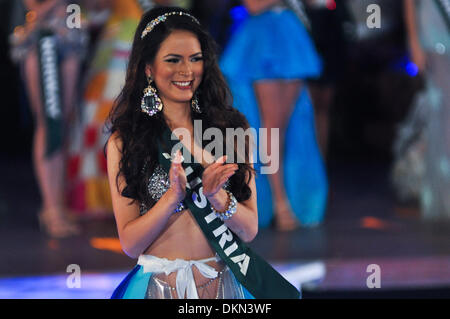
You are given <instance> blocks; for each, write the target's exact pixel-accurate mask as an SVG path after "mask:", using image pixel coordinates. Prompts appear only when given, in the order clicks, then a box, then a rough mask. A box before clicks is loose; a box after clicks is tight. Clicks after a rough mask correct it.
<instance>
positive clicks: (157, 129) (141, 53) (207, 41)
mask: <svg viewBox="0 0 450 319" xmlns="http://www.w3.org/2000/svg"><path fill="white" fill-rule="evenodd" d="M172 11H183V12H187V11H186V10H184V9H181V8H174V7H156V8H153V9H152V10H150V11H148V12H146V13H145V14H144V15H143V16H142V18H141V21H140V23H139V25H138V27H137V29H136V33H135V35H134V40H133V46H132V50H131V54H130V59H129V63H128V68H127V73H126V80H125V86H124V87H123V89H122V91H121V92H120V94H119V96H118V97H117V99H116V101H115V103H114V106H113V108H112V110H111V112H110V114H109V117H108V119H107V123H106V128H107V129H108V130H109V133H110V134H114V133H116V135H117V136H118V138H120V139H121V142H122V149H121V153H122V154H121V155H122V157H121V160H120V163H119V173H118V174H117V176H116V185H117V187H118V189H119V184H118V180H119V176H123V177H124V178H125V182H126V187H125V188H124V189H123V191H122V195H123V196H126V197H129V198H131V199H132V200H133V201H132V202H134V201H138V202H140V203H142V204H144V205H145V206H147V207H151V206H152V205H153V204H154V201H153V200H152V199H151V197H150V196H148V188H147V187H148V181H149V178H150V176H151V174H152V173H153V171H154V169H155V167H156V166H157V165H158V149H157V141H158V140H159V139H160V138H161V133H162V132H163V131H164V130H165V129H167V128H168V126H167V124H166V121H165V120H164V116H163V114H162V113H163V112H159V113H157V114H156V115H154V116H151V117H150V116H148V115H147V114H145V113H143V112H142V111H141V107H140V104H141V98H142V96H143V90H144V88H145V87H146V86H147V79H146V75H145V72H144V70H145V66H146V64H152V63H153V61H154V59H155V56H156V54H157V52H158V50H159V48H160V45H161V43H162V42H163V41H164V40H165V39H166V38H167V37H168V36H169V35H170V33H171V32H172V31H174V30H185V31H189V32H192V33H193V34H195V35H196V36H197V38H198V40H199V42H200V45H201V50H202V56H203V60H204V62H203V63H204V64H203V65H204V71H203V79H202V81H201V83H200V86H199V88H198V90H197V92H198V97H199V102H200V108H201V110H202V113H200V114H199V113H196V112H191V117H192V121H194V120H202V129H203V132H204V131H205V130H206V129H208V128H210V127H216V128H219V129H220V130H221V131H222V133H223V136H224V143H223V145H224V147H225V146H226V141H225V137H226V134H225V133H226V131H225V129H226V128H234V129H236V128H243V129H244V130H245V129H247V128H248V127H249V125H248V122H247V120H246V119H245V117H244V116H243V115H242V114H241V113H240V112H239V111H238V110H236V109H235V108H233V107H232V106H231V104H232V99H231V93H230V90H229V88H228V86H227V84H226V82H225V80H224V77H223V75H222V73H221V72H220V69H219V66H218V63H217V52H218V50H217V45H216V44H215V42H214V40H213V39H212V37H211V36H210V35H209V34H208V33H207V32H206V31H205V30H204V29H203V28H202V27H201V26H200V25H199V24H197V23H196V22H195V21H193V20H192V18H190V17H188V16H185V15H171V16H169V17H168V18H167V20H166V21H164V22H162V23H159V24H158V25H157V26H156V27H155V28H154V29H153V30H152V31H151V32H150V33H148V34H147V35H146V36H145V37H144V38H143V39H141V34H142V31H143V30H144V28H145V27H146V26H147V24H148V23H149V22H150V21H152V20H153V19H155V18H156V17H158V16H160V15H162V14H165V13H167V12H172ZM203 132H202V133H203ZM202 143H203V147H205V144H206V142H205V141H203V142H202ZM249 143H250V141H248V140H247V139H246V140H245V163H242V164H241V163H238V167H239V168H238V170H237V171H236V173H235V174H234V175H233V176H232V177H231V178H230V180H229V185H230V188H231V192H232V193H233V194H234V196H235V197H236V199H237V200H238V201H243V200H246V199H248V198H249V197H250V196H251V190H250V187H249V186H248V183H249V182H250V180H251V178H252V175H253V173H254V169H253V168H252V167H251V165H250V163H249V161H248V158H249V157H248V155H249V152H250V149H249ZM234 152H235V154H234V155H235V156H234V158H235V159H236V158H237V154H236V146H235V148H234ZM223 154H226V151H225V149H224V151H223ZM213 155H214V154H213Z"/></svg>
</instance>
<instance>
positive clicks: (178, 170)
mask: <svg viewBox="0 0 450 319" xmlns="http://www.w3.org/2000/svg"><path fill="white" fill-rule="evenodd" d="M181 162H182V161H181V152H180V150H178V151H177V152H176V153H175V158H174V159H173V161H172V164H171V165H170V170H169V180H170V187H169V190H170V192H171V194H172V195H173V196H174V200H175V201H176V202H177V203H178V202H180V201H182V200H183V199H184V197H186V183H187V178H186V173H185V172H184V169H183V166H182V165H181Z"/></svg>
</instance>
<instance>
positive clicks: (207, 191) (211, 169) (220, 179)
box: [202, 155, 238, 197]
mask: <svg viewBox="0 0 450 319" xmlns="http://www.w3.org/2000/svg"><path fill="white" fill-rule="evenodd" d="M226 158H227V156H226V155H224V156H222V157H220V158H219V159H218V160H216V161H215V162H214V163H213V164H211V165H209V166H208V167H207V168H206V169H205V170H204V171H203V176H202V183H203V194H204V195H205V196H206V197H212V196H214V194H216V193H217V192H218V191H219V190H220V189H221V188H222V186H223V185H224V184H225V183H226V181H227V180H228V179H229V178H230V177H231V176H233V174H234V173H235V172H236V170H237V169H238V165H237V164H225V161H226Z"/></svg>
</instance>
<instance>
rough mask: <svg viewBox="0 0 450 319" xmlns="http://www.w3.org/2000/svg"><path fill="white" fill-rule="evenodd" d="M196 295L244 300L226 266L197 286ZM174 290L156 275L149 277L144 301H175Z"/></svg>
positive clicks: (206, 297)
mask: <svg viewBox="0 0 450 319" xmlns="http://www.w3.org/2000/svg"><path fill="white" fill-rule="evenodd" d="M197 293H198V295H199V297H200V298H201V299H244V298H245V296H244V292H243V289H242V286H241V284H240V283H239V282H238V281H237V280H236V278H235V277H234V275H233V273H232V271H231V270H230V268H229V267H228V266H225V268H224V269H223V270H222V271H221V272H219V275H218V276H217V278H215V279H212V280H210V281H208V282H207V283H206V284H204V285H202V286H197ZM176 297H177V295H176V289H175V287H171V286H170V285H169V284H168V283H167V282H166V281H165V280H163V279H161V278H159V276H158V275H157V274H152V275H151V276H150V279H149V282H148V286H147V292H146V294H145V298H146V299H175V298H176Z"/></svg>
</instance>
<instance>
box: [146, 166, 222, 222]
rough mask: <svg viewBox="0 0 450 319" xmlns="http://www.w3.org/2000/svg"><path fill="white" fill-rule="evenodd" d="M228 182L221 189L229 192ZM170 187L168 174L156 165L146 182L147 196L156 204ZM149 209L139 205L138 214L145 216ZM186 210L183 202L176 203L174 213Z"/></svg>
mask: <svg viewBox="0 0 450 319" xmlns="http://www.w3.org/2000/svg"><path fill="white" fill-rule="evenodd" d="M229 186H230V185H229V182H228V181H227V182H226V183H225V184H224V186H223V188H224V189H227V190H229ZM169 187H170V180H169V174H167V173H166V171H165V170H164V169H163V167H162V166H161V165H159V164H158V165H157V166H156V168H155V170H154V171H153V173H152V175H151V176H150V178H149V180H148V186H147V189H148V194H149V195H150V197H151V198H152V199H153V200H154V201H155V202H157V201H158V200H159V199H160V198H161V197H162V196H163V195H164V193H165V192H167V190H168V189H169ZM150 208H151V207H147V206H146V205H145V204H144V203H141V205H140V210H139V212H140V214H141V215H143V214H145V213H146V212H147V211H148V210H149V209H150ZM184 209H186V207H184V204H183V202H182V201H181V202H180V203H178V206H177V208H176V210H175V211H176V212H181V211H182V210H184Z"/></svg>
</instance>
